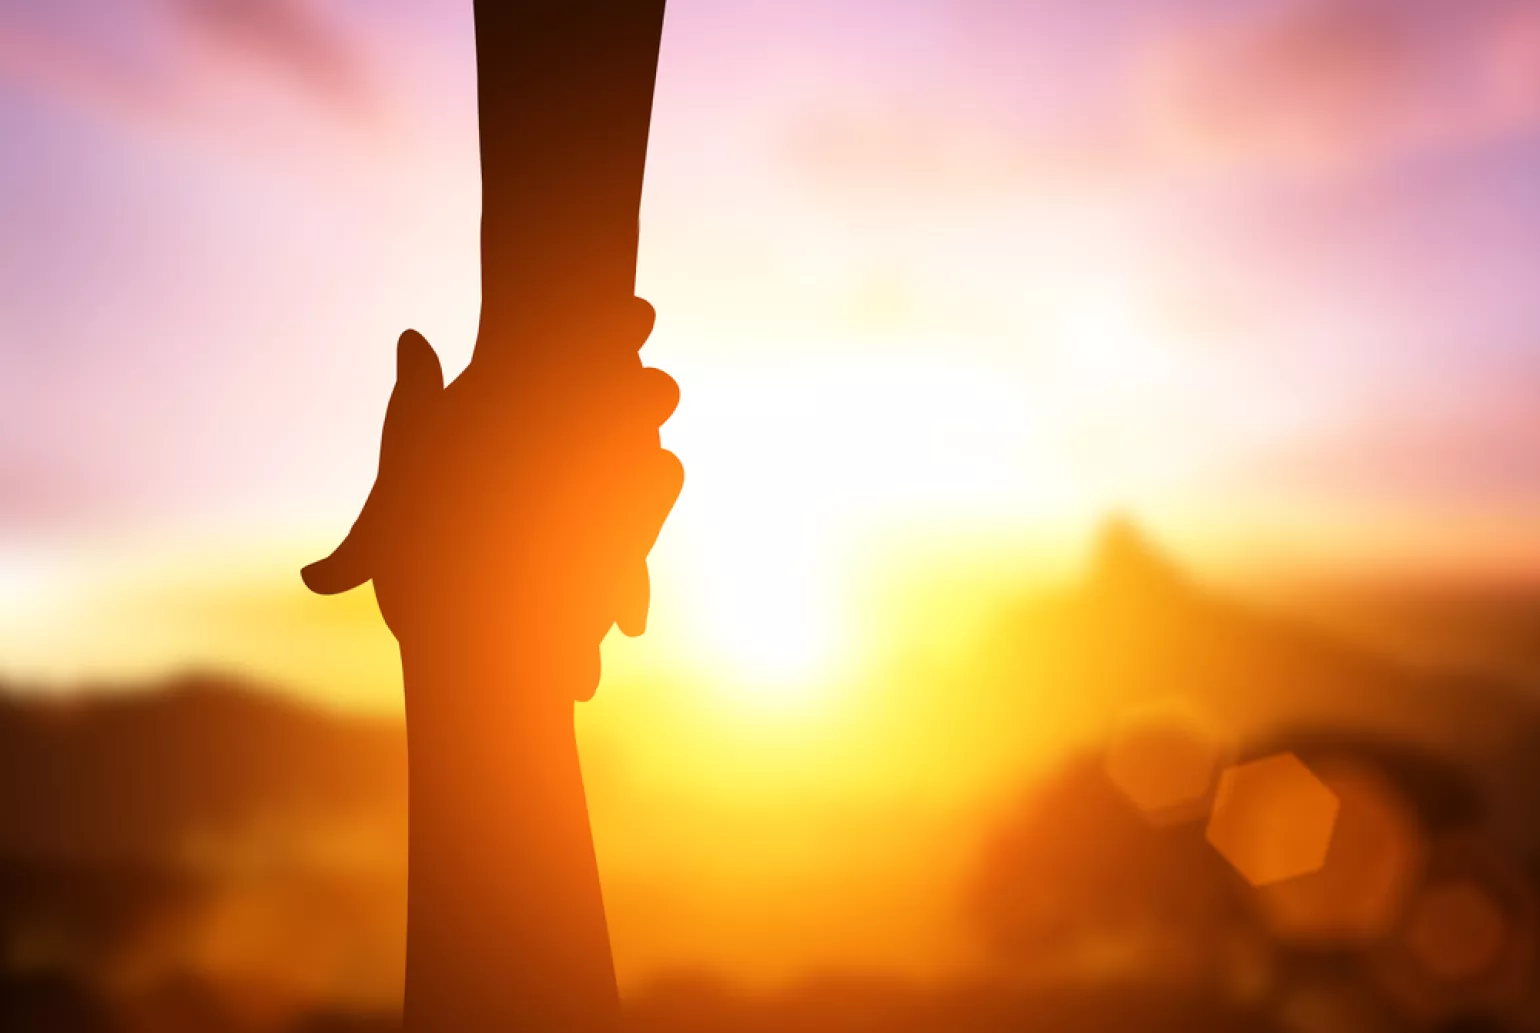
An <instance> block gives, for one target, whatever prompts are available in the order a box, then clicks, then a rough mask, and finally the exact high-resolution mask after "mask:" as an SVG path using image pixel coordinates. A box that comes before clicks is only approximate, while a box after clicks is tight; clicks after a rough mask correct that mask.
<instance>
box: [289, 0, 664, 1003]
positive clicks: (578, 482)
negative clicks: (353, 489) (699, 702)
mask: <svg viewBox="0 0 1540 1033" xmlns="http://www.w3.org/2000/svg"><path fill="white" fill-rule="evenodd" d="M475 11H476V36H477V60H478V86H479V90H480V117H481V146H482V179H483V216H482V293H483V301H482V318H481V327H480V330H479V333H478V337H477V342H476V350H475V355H474V358H473V359H472V361H471V364H470V365H469V367H467V369H466V371H465V372H464V373H463V374H462V375H461V376H460V377H459V378H457V379H456V380H455V381H454V382H453V383H452V384H450V385H448V386H447V387H446V386H445V385H444V382H443V373H442V370H441V367H440V365H439V361H438V357H437V356H436V354H435V353H434V351H433V349H432V347H431V346H430V345H429V344H428V342H427V341H426V340H425V339H424V338H423V337H422V336H421V335H420V334H418V333H416V332H415V331H411V330H409V331H407V332H406V333H404V334H403V335H402V336H401V339H400V341H399V343H398V346H397V378H396V386H395V389H394V391H393V393H392V395H391V398H390V402H389V405H388V407H387V410H386V417H385V427H384V432H383V434H382V437H381V444H380V465H379V472H378V475H377V477H376V480H375V484H374V487H373V489H372V490H371V492H370V495H369V498H368V500H367V502H366V503H365V505H364V507H363V510H362V512H361V513H360V515H359V517H358V520H357V522H356V523H355V524H354V526H353V529H352V531H351V532H350V533H349V534H348V536H347V537H346V538H345V539H344V541H343V542H342V544H341V545H340V546H338V548H337V549H336V550H335V551H334V552H333V553H332V554H331V555H330V556H328V557H327V558H326V559H324V560H321V561H319V562H317V563H314V564H312V565H310V566H309V567H306V568H305V570H304V578H305V582H306V584H307V585H309V586H310V587H311V588H312V589H313V590H315V591H317V592H321V593H326V594H329V593H334V592H341V591H347V590H349V589H352V588H356V587H358V586H360V585H362V584H363V583H365V582H366V581H372V582H373V587H374V591H375V595H376V598H377V599H378V601H379V605H380V610H381V612H382V614H383V615H384V617H385V620H386V622H387V623H388V624H389V626H390V628H391V631H392V632H393V633H394V634H395V636H396V638H397V640H398V641H399V643H400V647H401V657H402V671H403V680H404V683H405V690H406V710H407V730H408V742H409V745H408V750H409V755H410V776H409V777H410V803H411V818H410V821H411V833H410V843H411V845H410V855H411V856H410V876H409V911H410V917H409V920H408V937H407V940H408V945H407V983H406V1002H405V1018H406V1025H407V1028H408V1029H410V1030H420V1031H428V1030H432V1031H434V1033H458V1031H467V1033H469V1031H481V1030H488V1031H490V1030H515V1029H516V1030H530V1031H534V1030H547V1029H549V1030H606V1029H611V1028H613V1027H614V1026H615V1024H616V1023H617V1022H618V1015H619V1011H618V1008H619V1006H618V996H617V993H616V989H615V979H614V969H613V964H612V962H611V958H610V949H609V940H608V933H607V930H606V926H605V919H604V910H603V901H602V898H601V896H600V892H599V882H598V871H597V866H596V864H595V860H594V854H593V843H592V837H591V834H590V831H589V824H588V814H587V807H586V803H585V800H584V795H583V785H582V776H581V772H580V770H579V766H578V758H577V750H576V745H575V741H574V738H573V725H572V717H573V715H572V702H573V700H574V699H578V700H582V699H587V698H588V697H589V696H590V695H592V693H593V691H594V689H595V687H596V685H597V683H598V678H599V643H600V640H601V639H603V637H604V636H605V634H606V633H607V631H608V630H609V628H610V626H611V625H612V624H613V625H618V626H619V627H620V629H621V630H622V631H623V632H625V633H626V634H631V635H636V634H640V633H641V632H642V631H643V629H644V628H645V626H646V617H647V609H648V603H649V580H648V573H647V565H646V557H647V554H648V552H649V551H650V549H651V547H652V544H653V541H654V539H655V538H656V537H657V534H658V532H659V530H660V529H661V527H662V524H663V521H664V519H665V518H666V517H667V515H668V512H669V510H670V509H671V508H672V506H673V503H674V500H675V498H676V497H677V495H678V493H679V490H680V487H681V486H682V483H683V471H682V468H681V467H680V465H679V462H678V460H677V459H675V458H674V456H673V455H672V454H671V453H669V452H666V451H664V450H663V449H662V448H661V447H660V444H659V438H658V427H659V425H660V424H661V423H662V422H663V421H664V420H666V419H667V418H668V416H669V415H670V414H671V413H672V411H673V409H674V407H675V405H676V404H677V402H678V397H679V396H678V388H677V387H676V385H675V384H674V382H673V380H672V379H670V378H669V377H668V376H667V375H665V374H663V373H661V372H660V371H658V370H653V369H646V368H643V366H642V364H641V362H640V360H639V358H638V356H637V350H638V349H639V348H640V347H641V345H642V344H643V343H644V342H645V340H646V339H647V337H648V335H649V334H650V333H651V331H652V326H653V311H652V308H651V306H650V305H648V304H647V303H646V302H645V301H641V300H640V299H637V298H635V297H633V296H632V293H633V290H634V281H635V267H636V245H637V229H636V226H637V209H638V205H639V203H640V197H641V179H642V168H643V162H644V159H645V154H646V144H647V130H648V120H649V118H650V114H651V105H652V90H653V79H654V76H655V72H656V65H657V54H658V43H659V38H660V35H661V31H662V17H663V3H662V0H560V2H558V0H548V2H544V3H536V2H528V3H515V2H507V3H501V4H499V3H495V2H492V0H486V2H478V3H476V5H475Z"/></svg>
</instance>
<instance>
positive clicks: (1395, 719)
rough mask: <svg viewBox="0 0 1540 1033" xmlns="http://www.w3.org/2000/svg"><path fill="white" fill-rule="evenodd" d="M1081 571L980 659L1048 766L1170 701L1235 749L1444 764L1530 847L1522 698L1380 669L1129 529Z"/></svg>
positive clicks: (1006, 623)
mask: <svg viewBox="0 0 1540 1033" xmlns="http://www.w3.org/2000/svg"><path fill="white" fill-rule="evenodd" d="M1087 571H1088V572H1087V575H1086V577H1085V578H1084V580H1083V581H1082V583H1081V584H1080V585H1079V586H1078V587H1077V588H1075V589H1073V590H1070V591H1067V592H1064V593H1061V594H1058V595H1054V596H1051V597H1046V598H1037V599H1033V600H1030V601H1027V602H1025V603H1023V604H1021V605H1020V606H1018V607H1017V608H1016V609H1015V610H1013V611H1012V612H1010V613H1009V614H1008V615H1006V616H1005V617H1004V619H1002V621H1001V622H1000V624H999V625H998V626H997V628H996V629H995V632H994V635H993V637H992V638H991V640H990V641H989V642H988V643H987V644H986V645H985V646H984V647H983V650H982V651H983V652H984V653H988V654H994V655H997V656H998V658H999V659H998V660H997V661H996V671H997V675H996V678H995V681H996V684H997V690H996V691H998V692H999V693H1000V694H1001V699H1000V701H999V703H998V704H997V705H998V706H999V708H1000V709H1001V711H1002V714H1003V713H1005V712H1016V713H1019V711H1020V707H1021V700H1023V699H1027V700H1029V701H1042V702H1040V703H1037V704H1036V705H1037V706H1038V707H1040V709H1042V710H1043V711H1045V712H1047V713H1048V714H1050V715H1051V716H1052V717H1053V718H1054V720H1055V722H1056V724H1055V725H1054V734H1055V735H1057V736H1058V738H1059V739H1060V740H1061V743H1062V744H1063V745H1062V746H1061V749H1060V751H1059V752H1060V754H1062V749H1063V747H1069V748H1073V747H1074V746H1075V745H1077V744H1079V745H1085V744H1089V743H1093V742H1095V741H1097V740H1099V739H1100V738H1102V737H1104V736H1105V735H1106V734H1107V732H1108V731H1109V730H1110V729H1111V727H1113V726H1114V725H1115V724H1116V722H1117V721H1118V719H1119V716H1120V715H1122V714H1125V713H1127V712H1129V711H1130V710H1131V709H1135V708H1138V707H1141V706H1146V705H1150V704H1153V703H1157V702H1160V701H1169V700H1181V701H1184V702H1185V703H1187V704H1190V705H1192V706H1193V707H1194V708H1196V709H1197V710H1199V711H1201V712H1202V713H1204V714H1206V715H1209V716H1211V717H1212V718H1213V719H1215V720H1216V721H1217V722H1218V723H1219V724H1220V725H1221V726H1222V727H1224V728H1225V729H1226V730H1227V731H1228V732H1229V733H1231V734H1233V735H1234V736H1235V737H1236V738H1237V739H1238V740H1239V741H1240V742H1241V744H1242V745H1243V746H1244V745H1246V744H1252V745H1253V746H1256V745H1259V744H1263V743H1267V742H1270V741H1274V740H1277V739H1279V738H1280V737H1285V736H1305V737H1307V738H1313V737H1319V736H1321V735H1330V736H1337V737H1342V736H1348V737H1352V738H1355V739H1364V740H1376V741H1385V742H1390V743H1395V744H1399V745H1400V746H1403V747H1408V748H1413V749H1416V750H1419V751H1423V752H1425V753H1427V754H1428V755H1430V756H1434V757H1439V758H1443V759H1446V760H1448V761H1450V762H1452V763H1457V764H1459V765H1460V766H1461V767H1463V768H1468V769H1469V770H1471V771H1472V772H1473V777H1475V778H1476V779H1477V780H1478V781H1479V783H1480V788H1481V791H1482V794H1483V796H1484V798H1485V799H1486V800H1487V801H1488V806H1490V807H1491V808H1492V809H1493V810H1494V811H1495V813H1496V817H1497V820H1498V821H1499V822H1500V823H1501V824H1502V825H1503V826H1504V828H1505V829H1506V831H1508V832H1509V833H1511V834H1512V835H1514V836H1515V837H1518V839H1519V840H1521V841H1523V842H1525V843H1532V844H1535V845H1540V829H1537V828H1536V827H1535V823H1534V822H1533V821H1532V820H1530V819H1531V815H1532V807H1531V804H1530V801H1529V795H1530V794H1529V790H1528V788H1527V787H1531V786H1537V785H1540V707H1537V706H1536V704H1535V702H1534V699H1533V697H1532V696H1531V694H1530V693H1528V692H1527V691H1524V690H1522V689H1520V688H1518V687H1516V686H1513V685H1511V684H1508V683H1505V682H1502V681H1500V680H1498V679H1495V678H1491V677H1486V676H1482V675H1473V674H1465V673H1461V672H1459V671H1444V670H1439V669H1429V668H1425V667H1420V666H1413V665H1411V664H1407V663H1403V662H1400V661H1398V660H1394V659H1390V658H1388V657H1386V656H1385V655H1383V654H1381V653H1378V652H1376V651H1373V650H1372V649H1370V648H1367V647H1365V646H1363V645H1361V644H1359V643H1357V642H1355V641H1351V640H1349V639H1348V638H1346V637H1344V636H1343V635H1341V634H1340V633H1336V632H1333V631H1331V630H1328V628H1327V626H1326V625H1325V624H1324V623H1322V622H1317V621H1314V620H1312V619H1311V618H1310V617H1309V615H1308V614H1305V615H1301V614H1300V613H1298V612H1296V611H1289V612H1285V611H1283V610H1280V609H1274V608H1268V607H1265V606H1262V605H1259V604H1254V603H1250V602H1246V601H1242V600H1240V599H1237V598H1233V597H1231V596H1230V595H1227V594H1225V593H1222V592H1220V591H1217V590H1214V589H1211V588H1209V587H1207V586H1205V585H1203V584H1202V583H1201V582H1200V581H1199V580H1198V579H1197V578H1194V577H1192V576H1190V575H1188V574H1187V573H1186V572H1185V571H1183V570H1182V569H1181V568H1180V566H1179V565H1178V564H1177V563H1176V562H1175V561H1174V560H1172V559H1171V558H1170V557H1169V556H1168V555H1167V554H1166V553H1165V552H1163V551H1162V550H1161V549H1160V548H1159V547H1158V546H1157V545H1156V544H1154V543H1153V541H1152V540H1151V539H1150V537H1149V536H1148V535H1147V534H1146V533H1145V532H1144V531H1143V530H1141V529H1140V528H1139V527H1138V525H1137V524H1135V523H1134V522H1133V521H1132V520H1130V519H1129V518H1127V517H1117V518H1114V519H1112V520H1110V521H1108V523H1107V524H1106V525H1105V526H1104V528H1103V529H1102V532H1101V534H1100V536H1099V538H1098V540H1097V543H1096V546H1095V547H1094V549H1093V551H1092V555H1091V557H1090V560H1089V563H1088V565H1087ZM995 720H997V721H998V720H1003V717H1000V716H997V717H996V718H995ZM1020 723H1021V722H1018V724H1020ZM1030 723H1031V722H1030V719H1029V720H1028V721H1027V722H1026V724H1027V725H1030ZM1024 731H1025V732H1027V733H1029V734H1030V728H1027V729H1024Z"/></svg>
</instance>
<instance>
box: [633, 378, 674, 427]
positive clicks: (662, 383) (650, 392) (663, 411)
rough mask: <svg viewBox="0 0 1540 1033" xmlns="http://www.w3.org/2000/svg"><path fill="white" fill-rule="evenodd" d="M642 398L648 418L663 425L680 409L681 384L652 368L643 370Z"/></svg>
mask: <svg viewBox="0 0 1540 1033" xmlns="http://www.w3.org/2000/svg"><path fill="white" fill-rule="evenodd" d="M642 378H643V380H642V392H641V393H642V397H643V398H644V399H645V401H644V403H643V404H644V405H645V407H646V410H647V415H648V418H649V419H651V420H652V422H653V423H655V424H658V425H660V426H661V425H662V424H663V423H665V422H666V421H667V420H668V418H669V417H670V416H672V415H674V410H676V409H678V408H679V382H678V381H676V380H675V379H674V378H673V377H671V376H669V375H668V374H667V373H665V372H663V371H662V370H661V369H656V368H654V367H652V366H648V367H647V368H645V369H643V370H642Z"/></svg>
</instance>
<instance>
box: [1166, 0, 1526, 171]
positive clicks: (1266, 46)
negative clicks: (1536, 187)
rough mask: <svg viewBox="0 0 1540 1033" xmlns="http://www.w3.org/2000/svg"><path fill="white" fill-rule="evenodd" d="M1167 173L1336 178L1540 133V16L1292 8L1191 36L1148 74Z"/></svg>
mask: <svg viewBox="0 0 1540 1033" xmlns="http://www.w3.org/2000/svg"><path fill="white" fill-rule="evenodd" d="M1136 90H1137V94H1138V106H1139V108H1140V109H1141V111H1142V116H1143V117H1142V126H1143V130H1144V135H1145V137H1146V139H1147V141H1148V142H1149V144H1150V145H1151V146H1152V147H1153V148H1154V149H1155V150H1156V152H1157V153H1158V154H1160V155H1161V156H1163V157H1164V158H1166V159H1168V160H1175V161H1177V162H1179V163H1193V164H1198V165H1217V166H1221V167H1227V166H1236V167H1241V168H1246V169H1256V168H1259V167H1260V168H1263V169H1266V168H1269V167H1271V168H1273V169H1275V170H1279V171H1286V172H1294V171H1305V172H1310V171H1332V170H1342V169H1346V168H1352V167H1358V166H1362V165H1364V164H1373V163H1375V162H1378V161H1383V160H1389V159H1394V158H1397V157H1403V156H1406V155H1409V154H1416V153H1427V152H1429V151H1434V150H1440V149H1447V148H1458V147H1464V146H1470V145H1473V144H1477V143H1481V142H1485V141H1490V140H1493V139H1497V138H1501V137H1504V136H1508V135H1511V134H1514V133H1518V132H1523V131H1526V130H1529V129H1532V128H1534V127H1535V126H1536V125H1537V124H1540V12H1537V11H1535V10H1533V9H1532V8H1531V7H1530V6H1529V5H1526V4H1521V3H1515V2H1512V0H1471V2H1469V3H1462V4H1460V5H1458V6H1456V5H1452V4H1450V5H1437V4H1432V5H1430V4H1416V3H1408V2H1406V0H1292V2H1290V3H1288V4H1286V5H1284V6H1283V7H1282V8H1281V9H1280V8H1274V9H1273V10H1272V11H1270V12H1269V13H1268V14H1266V15H1263V16H1258V15H1255V14H1251V15H1247V16H1235V17H1232V18H1230V19H1228V20H1224V21H1220V22H1217V23H1210V24H1204V25H1198V26H1190V27H1187V28H1185V29H1184V30H1182V31H1181V32H1180V33H1179V34H1172V35H1170V36H1168V37H1166V38H1163V39H1161V40H1159V41H1157V42H1156V43H1155V44H1154V45H1153V46H1151V47H1150V48H1149V50H1148V51H1147V52H1146V53H1145V54H1144V55H1143V57H1142V59H1141V60H1140V61H1139V62H1138V74H1137V75H1136Z"/></svg>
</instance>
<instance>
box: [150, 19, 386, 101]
mask: <svg viewBox="0 0 1540 1033" xmlns="http://www.w3.org/2000/svg"><path fill="white" fill-rule="evenodd" d="M169 10H170V11H171V12H172V14H173V16H174V17H176V18H177V19H179V21H180V24H181V25H182V26H183V27H184V28H185V29H186V30H188V36H189V41H190V43H192V45H194V46H198V47H203V48H219V49H221V50H223V51H226V52H228V53H230V54H231V55H234V56H237V57H241V58H244V59H246V60H248V61H251V62H252V63H254V64H257V65H259V66H266V67H267V68H268V70H269V71H271V72H272V73H273V74H275V75H278V76H280V77H284V78H287V79H290V80H292V81H293V82H295V83H298V84H301V85H303V86H305V87H307V88H309V89H310V90H311V91H313V93H314V94H315V95H316V96H317V97H319V98H322V99H324V100H326V101H329V102H332V103H335V104H338V105H339V106H341V107H343V108H344V109H348V110H353V109H356V108H358V107H360V106H362V105H365V104H366V103H367V102H368V100H369V97H370V84H369V77H368V75H367V73H366V71H365V69H364V68H363V65H362V62H361V60H360V55H359V53H358V52H357V50H356V49H355V48H354V47H352V46H350V45H349V42H348V40H347V37H346V36H345V35H344V33H343V32H342V31H341V28H340V27H339V26H338V25H337V24H335V22H334V21H333V20H332V19H330V18H329V17H328V16H327V13H326V11H325V10H324V9H323V8H322V6H321V4H320V3H319V2H318V0H169Z"/></svg>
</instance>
